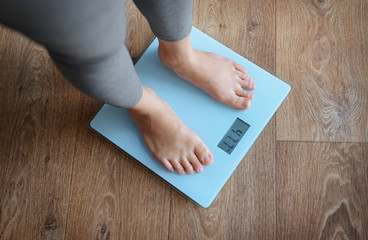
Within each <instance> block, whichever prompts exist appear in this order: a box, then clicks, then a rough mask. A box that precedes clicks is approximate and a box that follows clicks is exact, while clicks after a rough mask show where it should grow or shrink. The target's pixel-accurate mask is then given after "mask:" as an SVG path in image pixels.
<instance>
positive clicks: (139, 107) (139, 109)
mask: <svg viewBox="0 0 368 240" xmlns="http://www.w3.org/2000/svg"><path fill="white" fill-rule="evenodd" d="M152 94H154V92H153V90H152V89H150V88H148V87H145V86H143V93H142V97H141V99H140V100H139V101H138V103H137V104H136V105H134V106H133V107H131V108H128V109H127V111H128V113H129V114H130V116H132V117H133V118H134V117H136V116H140V117H148V116H149V115H150V113H151V112H152V111H151V108H152V104H150V102H152V101H151V100H150V99H151V98H152V96H151V95H152Z"/></svg>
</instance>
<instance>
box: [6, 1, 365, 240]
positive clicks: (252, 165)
mask: <svg viewBox="0 0 368 240" xmlns="http://www.w3.org/2000/svg"><path fill="white" fill-rule="evenodd" d="M367 4H368V1H365V0H352V1H331V0H324V1H317V0H301V1H275V0H267V1H261V0H257V1H254V0H246V1H241V0H234V1H223V0H200V1H195V8H194V16H193V23H194V25H196V26H197V27H198V28H199V29H200V30H202V31H204V32H206V33H209V34H210V35H212V36H213V37H214V38H215V39H217V40H219V41H220V42H222V43H224V44H225V45H227V46H229V47H230V48H232V49H234V50H235V51H236V52H238V53H239V54H241V55H242V56H245V57H246V58H248V59H250V60H251V61H254V62H256V63H258V65H260V66H261V67H264V68H267V69H269V70H271V71H273V72H275V71H276V72H277V74H278V75H280V76H281V78H284V79H286V80H288V81H291V82H292V83H293V84H294V85H295V91H294V92H293V93H292V95H291V96H290V98H289V100H288V101H286V103H285V104H284V105H283V106H282V108H281V109H280V111H279V112H278V114H277V116H276V119H273V120H272V121H271V122H270V124H269V125H268V127H267V128H266V129H265V131H264V132H263V133H262V135H261V136H260V138H259V140H258V141H257V143H256V144H255V146H254V147H253V148H252V149H251V151H250V152H249V153H248V155H247V156H246V158H245V159H244V160H243V162H242V163H241V164H240V165H239V168H238V169H237V170H236V172H235V173H234V175H233V176H232V177H231V178H230V180H229V182H228V183H227V184H226V185H225V187H224V189H223V191H222V192H221V194H220V195H219V198H218V200H217V201H216V202H215V203H214V205H213V206H212V207H210V208H209V209H201V208H200V207H198V206H196V205H194V204H193V203H191V202H190V201H189V200H187V199H186V198H185V197H183V196H182V195H180V194H179V193H177V192H176V191H172V190H171V188H170V187H169V186H168V185H166V184H165V183H164V182H163V181H161V180H160V179H158V177H156V176H155V175H154V174H152V173H150V172H149V171H148V170H146V169H145V168H144V167H142V166H140V165H139V164H136V162H135V161H134V160H133V159H132V158H131V157H129V156H128V155H126V154H125V153H122V152H120V151H119V150H117V149H116V148H115V147H114V146H112V145H111V144H110V143H109V142H107V141H106V140H105V139H103V138H102V137H100V136H99V135H98V134H96V133H94V132H93V131H92V130H91V129H89V128H88V127H87V122H88V121H89V120H90V119H91V117H92V116H93V114H94V113H96V112H97V110H98V109H99V107H100V106H101V103H99V102H97V101H95V100H93V99H91V98H88V97H86V96H85V95H83V94H81V93H79V92H78V91H77V90H76V89H74V88H73V87H72V86H71V85H70V84H69V83H68V82H67V81H66V80H65V79H64V78H63V77H62V76H61V75H60V74H59V73H58V71H57V70H56V69H55V67H54V65H53V64H52V63H51V62H50V59H49V57H48V56H47V53H46V51H45V50H44V49H43V48H42V47H40V46H39V45H37V44H35V43H33V42H31V41H29V40H28V39H27V38H24V37H23V36H22V35H20V34H18V33H16V32H13V31H10V30H9V29H6V28H4V27H0V91H1V95H0V155H1V158H0V239H1V240H2V239H21V240H23V239H105V240H107V239H368V233H367V229H368V228H367V226H368V212H367V211H368V205H367V204H368V203H367V202H368V201H367V199H368V188H367V186H368V144H366V143H364V142H366V141H367V138H368V130H367V129H368V127H367V121H368V120H367V117H368V113H367V103H368V100H367V96H368V92H367V84H368V81H367V79H368V70H367V69H368V67H367V66H368V65H367V64H368V61H367V60H368V59H367V56H368V46H367V40H368V35H367V34H368V29H367V28H368V24H367V21H366V19H368V16H367V14H368V11H367ZM127 23H128V24H127V38H126V45H127V48H128V50H129V52H130V53H131V55H132V58H133V61H137V59H138V58H139V57H140V55H141V54H142V53H143V51H144V49H145V47H146V46H147V44H148V43H149V42H150V41H151V39H152V37H153V34H152V32H151V30H150V28H149V25H148V23H147V22H146V20H145V19H144V17H143V16H142V15H141V14H140V13H139V11H138V10H137V9H136V7H135V6H134V4H133V3H132V1H131V0H129V1H128V2H127ZM276 60H277V61H276ZM275 139H278V140H282V141H276V140H275ZM295 140H297V141H301V142H294V141H295ZM306 141H311V142H306ZM316 141H324V142H319V143H318V142H316ZM344 142H362V143H344Z"/></svg>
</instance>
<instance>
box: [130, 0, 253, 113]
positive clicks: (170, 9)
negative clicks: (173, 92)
mask: <svg viewBox="0 0 368 240" xmlns="http://www.w3.org/2000/svg"><path fill="white" fill-rule="evenodd" d="M135 3H136V5H137V6H138V7H139V9H140V11H141V12H142V13H143V14H144V15H145V17H146V18H147V20H148V22H149V23H150V26H151V28H152V30H153V32H154V33H155V34H156V35H157V37H158V38H159V42H160V46H159V56H160V59H161V62H162V63H163V64H164V65H165V66H167V67H169V68H171V69H173V70H174V71H175V72H176V73H177V74H178V75H179V76H181V77H182V78H184V79H186V80H188V81H190V82H191V83H193V84H194V85H196V86H198V87H199V88H201V89H202V90H204V91H205V92H207V93H208V94H210V95H211V96H212V97H213V98H214V99H215V100H217V101H219V102H222V103H225V104H227V105H229V106H231V107H233V108H236V109H239V110H244V109H247V108H249V107H250V104H251V100H252V99H253V93H251V92H249V91H246V90H244V88H246V89H248V90H254V89H255V84H254V83H253V82H252V80H251V78H250V77H249V76H248V75H247V72H246V70H245V69H244V67H242V66H240V65H239V64H237V63H235V62H233V61H231V60H229V59H227V58H224V57H221V56H218V55H216V54H212V53H208V52H201V51H198V50H195V49H193V48H192V44H191V41H190V36H189V33H190V29H191V27H192V9H193V1H192V0H172V1H171V0H161V1H147V0H135ZM152 9H153V10H152ZM157 9H158V10H157Z"/></svg>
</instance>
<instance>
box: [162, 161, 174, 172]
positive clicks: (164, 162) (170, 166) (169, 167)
mask: <svg viewBox="0 0 368 240" xmlns="http://www.w3.org/2000/svg"><path fill="white" fill-rule="evenodd" d="M161 163H162V165H163V166H164V167H165V168H166V169H167V170H168V171H170V172H174V168H173V166H172V165H171V163H170V162H169V161H168V160H166V159H165V160H163V161H162V162H161Z"/></svg>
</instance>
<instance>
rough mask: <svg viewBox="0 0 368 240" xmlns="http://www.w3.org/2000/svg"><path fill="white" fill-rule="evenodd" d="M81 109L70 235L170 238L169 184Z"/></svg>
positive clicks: (92, 106)
mask: <svg viewBox="0 0 368 240" xmlns="http://www.w3.org/2000/svg"><path fill="white" fill-rule="evenodd" d="M83 105H84V108H83V109H85V110H83V111H82V112H81V113H80V117H79V119H80V121H81V124H80V125H79V126H78V128H79V132H78V138H77V145H76V155H75V164H74V171H73V182H72V191H71V199H70V208H69V209H70V210H69V218H68V225H67V226H68V229H67V236H66V239H165V238H167V234H168V224H169V222H168V221H169V210H170V191H171V189H170V187H169V186H167V185H166V184H165V183H164V182H162V181H161V180H159V179H158V177H156V176H154V175H153V174H152V173H150V172H148V170H146V169H145V168H143V167H142V166H140V165H138V164H137V163H135V161H134V160H133V159H132V158H131V157H129V156H128V155H126V154H125V153H123V152H121V151H119V150H118V149H117V148H116V147H114V146H112V144H111V143H109V142H108V141H106V139H104V138H103V137H101V136H99V135H98V134H97V133H95V132H93V131H92V130H91V129H90V128H88V127H87V126H85V123H86V122H87V121H88V120H89V119H90V118H91V117H92V116H93V114H94V113H95V112H96V111H97V110H98V109H97V108H96V107H97V105H99V104H98V103H91V102H89V101H86V102H85V103H84V104H83Z"/></svg>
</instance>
